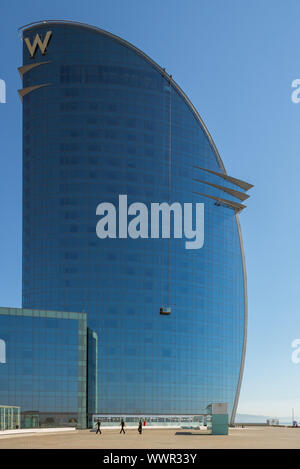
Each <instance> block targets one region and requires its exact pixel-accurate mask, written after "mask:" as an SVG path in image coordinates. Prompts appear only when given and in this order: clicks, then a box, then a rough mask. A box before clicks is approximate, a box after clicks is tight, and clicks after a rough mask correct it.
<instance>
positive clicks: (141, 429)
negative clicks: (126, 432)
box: [138, 419, 143, 435]
mask: <svg viewBox="0 0 300 469" xmlns="http://www.w3.org/2000/svg"><path fill="white" fill-rule="evenodd" d="M142 431H143V424H142V421H141V419H140V421H139V427H138V432H139V434H140V435H141V434H142Z"/></svg>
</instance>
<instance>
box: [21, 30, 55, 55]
mask: <svg viewBox="0 0 300 469" xmlns="http://www.w3.org/2000/svg"><path fill="white" fill-rule="evenodd" d="M51 36H52V31H48V32H47V34H46V36H45V38H44V40H43V42H42V40H41V38H40V36H39V35H38V34H36V36H35V38H34V41H33V44H31V43H30V40H29V38H28V37H26V38H25V43H26V46H27V48H28V50H29V53H30V57H31V58H32V59H33V58H34V55H35V52H36V48H37V46H39V48H40V51H41V53H42V54H43V55H45V53H46V49H47V46H48V44H49V41H50V38H51Z"/></svg>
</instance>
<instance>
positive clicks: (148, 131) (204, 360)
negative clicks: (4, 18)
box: [20, 22, 246, 417]
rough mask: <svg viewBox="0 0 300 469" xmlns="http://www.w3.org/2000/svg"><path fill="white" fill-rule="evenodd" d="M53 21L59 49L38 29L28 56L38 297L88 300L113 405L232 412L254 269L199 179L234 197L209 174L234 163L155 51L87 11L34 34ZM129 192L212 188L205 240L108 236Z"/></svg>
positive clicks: (225, 213) (230, 214) (104, 406)
mask: <svg viewBox="0 0 300 469" xmlns="http://www.w3.org/2000/svg"><path fill="white" fill-rule="evenodd" d="M49 31H51V37H50V39H49V43H48V45H47V49H45V51H44V54H42V53H41V49H40V48H39V46H38V45H37V47H36V50H35V51H34V54H32V55H33V57H31V56H30V51H29V49H28V44H26V42H25V40H23V67H22V68H21V71H20V73H21V75H22V77H23V94H22V95H23V307H26V308H38V309H48V310H49V309H50V310H63V311H83V312H85V313H86V314H87V322H88V327H90V328H91V329H92V330H93V331H95V333H96V334H97V337H98V341H97V347H98V350H97V352H98V370H97V371H98V373H97V406H98V409H97V411H98V412H99V413H102V414H103V413H107V414H140V413H143V414H199V413H201V412H203V411H204V410H205V408H206V406H207V405H208V404H209V403H211V402H228V404H229V409H230V413H231V414H232V417H233V414H234V411H235V406H236V403H237V398H238V392H239V384H240V378H241V371H242V368H243V355H244V346H245V321H246V319H245V318H246V309H245V308H246V299H245V297H246V290H245V272H244V264H243V252H242V242H241V236H240V229H239V221H238V215H237V214H236V212H235V210H233V209H232V208H230V207H228V206H224V205H222V204H216V203H215V200H213V199H210V198H207V197H204V196H201V195H199V194H196V192H200V193H203V192H205V193H206V194H208V195H211V196H213V197H214V196H217V197H224V192H222V191H221V190H220V189H218V188H216V187H214V186H209V185H207V182H210V183H213V184H220V177H218V176H217V175H215V174H213V173H210V172H207V171H201V170H200V169H199V168H195V166H198V167H201V168H205V169H209V170H212V171H215V172H219V173H223V174H225V169H224V166H223V163H222V161H221V159H220V157H219V155H218V152H217V150H216V148H215V146H214V143H213V141H212V139H211V137H210V136H209V134H208V132H207V130H206V128H205V126H204V124H203V123H202V121H201V119H200V117H199V116H198V114H197V112H196V110H195V109H194V108H193V106H192V105H191V103H190V102H189V100H188V99H187V98H186V96H185V95H184V94H183V92H182V91H181V90H180V88H179V87H178V85H177V84H176V83H175V82H174V81H173V80H172V77H170V76H169V75H168V74H167V73H166V72H165V71H164V70H163V69H161V68H160V67H159V66H158V65H156V64H155V63H154V62H153V61H152V60H151V59H149V58H148V57H146V56H145V55H144V54H143V53H142V52H140V51H138V50H137V49H136V48H134V47H133V46H131V45H129V44H127V43H126V42H125V41H123V40H121V39H119V38H116V37H114V36H112V35H111V34H109V33H107V32H104V31H101V30H98V29H97V28H92V27H88V26H85V25H80V24H69V23H58V22H53V23H51V22H49V23H45V24H42V23H40V24H36V25H33V26H29V27H27V28H25V29H24V30H23V38H24V39H25V38H28V39H29V40H30V44H31V45H33V44H34V39H35V37H36V34H39V36H40V39H41V41H43V40H45V38H46V34H47V32H49ZM44 44H45V43H44ZM41 62H43V63H42V64H41ZM34 64H35V65H36V66H35V67H30V66H31V65H34ZM26 66H28V67H26ZM38 85H43V86H42V87H39V88H37V89H34V90H33V89H32V88H31V87H35V86H38ZM195 179H199V180H201V181H202V182H199V181H195ZM222 183H223V186H224V187H227V188H229V189H236V185H235V184H233V183H232V182H230V181H229V180H224V181H222ZM119 194H127V195H128V203H129V204H130V203H132V202H136V201H138V202H142V203H144V204H146V205H147V206H149V204H150V203H153V202H159V203H161V202H164V201H166V202H169V203H171V202H175V201H176V202H180V203H181V204H184V203H188V202H193V203H196V202H198V203H199V202H203V203H204V204H205V241H204V246H203V248H202V249H199V250H196V249H195V250H187V249H185V243H184V240H183V239H174V238H171V239H142V238H138V239H130V238H127V239H108V238H107V239H99V238H97V236H96V224H97V222H98V219H99V217H97V216H96V207H97V206H98V204H99V203H101V202H111V203H113V204H114V205H115V206H118V196H119ZM226 198H227V199H229V200H232V201H234V200H235V198H234V197H233V196H231V195H229V196H227V197H226ZM129 218H130V217H129ZM162 306H171V314H169V315H161V314H160V308H161V307H162ZM61 327H62V329H64V327H65V326H64V325H62V326H61ZM93 402H94V403H95V402H96V400H95V399H94V401H93ZM93 405H94V404H93Z"/></svg>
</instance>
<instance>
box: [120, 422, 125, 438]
mask: <svg viewBox="0 0 300 469" xmlns="http://www.w3.org/2000/svg"><path fill="white" fill-rule="evenodd" d="M124 428H125V422H124V420H123V419H122V420H121V431H120V433H122V432H123V433H124V435H125V430H124Z"/></svg>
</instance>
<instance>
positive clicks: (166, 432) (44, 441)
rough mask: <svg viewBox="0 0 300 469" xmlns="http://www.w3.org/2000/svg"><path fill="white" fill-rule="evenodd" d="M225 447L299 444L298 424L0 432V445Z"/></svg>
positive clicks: (165, 447)
mask: <svg viewBox="0 0 300 469" xmlns="http://www.w3.org/2000/svg"><path fill="white" fill-rule="evenodd" d="M5 448H7V449H37V448H41V449H52V448H53V449H67V448H70V449H79V448H82V449H139V448H141V449H176V448H177V449H206V448H207V449H226V448H228V449H229V448H237V449H238V448H241V449H242V448H271V449H277V448H298V449H300V428H284V427H247V428H231V429H230V430H229V435H228V436H216V435H210V434H207V433H206V432H203V431H197V430H180V429H156V430H154V429H153V430H151V429H150V428H148V429H145V430H144V431H143V434H142V435H139V434H138V432H137V429H129V430H128V429H127V430H126V435H123V434H122V435H120V433H119V430H117V429H116V430H115V429H113V430H112V429H109V430H108V429H107V430H105V428H103V429H102V435H100V436H99V435H96V434H95V433H93V432H90V431H89V430H81V431H75V432H74V431H73V432H61V433H52V434H51V433H48V434H45V433H39V434H32V435H26V436H24V435H13V436H11V435H1V436H0V449H5Z"/></svg>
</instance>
